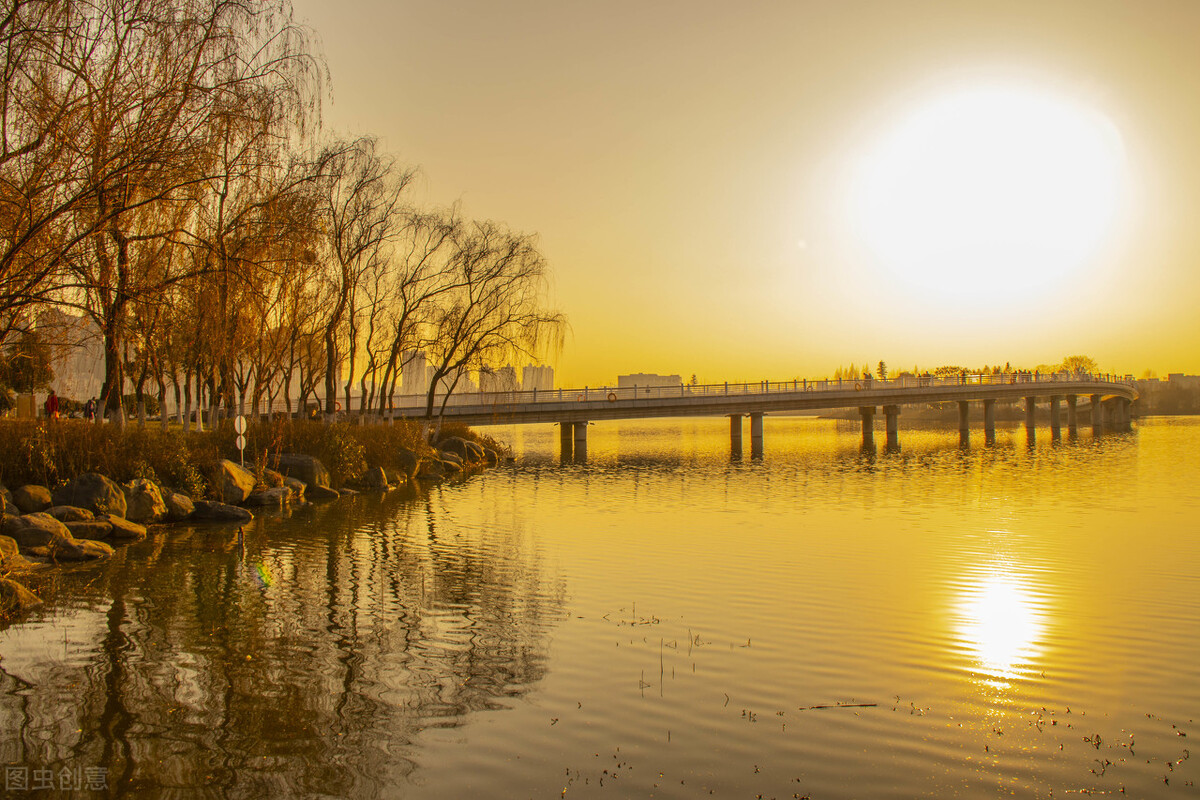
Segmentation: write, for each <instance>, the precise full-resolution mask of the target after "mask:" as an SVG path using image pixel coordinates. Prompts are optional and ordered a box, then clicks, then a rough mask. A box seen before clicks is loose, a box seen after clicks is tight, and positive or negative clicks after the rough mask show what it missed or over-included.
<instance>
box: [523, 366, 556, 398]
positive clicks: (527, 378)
mask: <svg viewBox="0 0 1200 800" xmlns="http://www.w3.org/2000/svg"><path fill="white" fill-rule="evenodd" d="M553 388H554V367H540V366H536V365H533V364H530V365H529V366H527V367H525V369H524V370H522V371H521V389H522V390H523V391H526V392H532V391H539V392H548V391H550V390H551V389H553Z"/></svg>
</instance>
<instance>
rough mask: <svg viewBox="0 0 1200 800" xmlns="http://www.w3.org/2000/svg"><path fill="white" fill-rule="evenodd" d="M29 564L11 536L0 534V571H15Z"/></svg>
mask: <svg viewBox="0 0 1200 800" xmlns="http://www.w3.org/2000/svg"><path fill="white" fill-rule="evenodd" d="M28 566H30V564H29V562H28V561H26V560H25V559H24V558H23V557H22V556H21V548H20V547H18V546H17V541H16V539H13V538H12V537H11V536H0V572H16V571H18V570H22V569H25V568H26V567H28Z"/></svg>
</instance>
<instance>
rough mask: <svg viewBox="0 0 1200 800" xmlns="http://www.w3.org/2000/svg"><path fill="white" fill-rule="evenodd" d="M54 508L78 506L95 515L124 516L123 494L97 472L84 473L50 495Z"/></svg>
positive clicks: (119, 488) (117, 487)
mask: <svg viewBox="0 0 1200 800" xmlns="http://www.w3.org/2000/svg"><path fill="white" fill-rule="evenodd" d="M51 497H52V498H53V500H54V505H56V506H78V507H79V508H86V509H87V510H88V511H91V512H92V513H95V514H109V513H111V514H116V515H117V516H118V517H123V516H125V493H124V492H122V491H121V487H119V486H117V485H116V484H115V483H113V482H112V481H110V480H109V479H108V478H106V477H104V476H103V475H101V474H99V473H97V472H85V473H84V474H82V475H80V476H79V477H78V478H76V479H75V480H73V481H70V482H69V483H67V484H65V485H63V486H60V487H58V488H57V489H55V490H54V492H53V493H52V494H51Z"/></svg>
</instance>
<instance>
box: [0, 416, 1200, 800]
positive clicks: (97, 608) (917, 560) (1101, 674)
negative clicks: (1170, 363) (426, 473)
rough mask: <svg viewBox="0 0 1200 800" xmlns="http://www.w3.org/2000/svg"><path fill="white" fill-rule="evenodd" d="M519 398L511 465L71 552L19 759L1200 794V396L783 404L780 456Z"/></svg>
mask: <svg viewBox="0 0 1200 800" xmlns="http://www.w3.org/2000/svg"><path fill="white" fill-rule="evenodd" d="M487 432H489V433H492V434H494V435H496V436H497V438H500V439H502V440H504V441H508V442H510V443H511V444H512V445H513V448H514V451H515V454H516V460H515V462H514V463H513V464H510V465H506V466H502V467H499V468H497V469H494V470H491V471H489V472H486V473H483V474H481V475H477V476H474V477H472V478H470V479H469V480H466V481H462V482H457V483H452V484H445V485H440V486H434V487H432V488H429V489H428V490H427V491H424V492H420V493H417V492H413V491H397V492H392V493H391V494H389V495H387V496H386V497H378V496H366V495H361V496H358V497H354V498H349V499H343V500H340V501H337V502H335V503H333V504H328V505H320V506H305V507H303V508H300V509H297V510H295V511H294V512H292V513H291V514H289V515H280V516H277V517H274V518H271V517H264V518H261V519H258V520H256V521H255V523H254V524H253V525H251V526H248V527H247V529H246V533H245V538H244V542H243V543H242V544H240V545H239V543H238V541H237V538H236V534H235V533H234V532H233V531H234V529H231V528H228V527H219V526H205V527H200V526H197V527H179V528H162V529H159V530H157V531H154V532H152V533H151V536H150V537H149V538H148V539H147V540H146V541H144V542H141V543H138V544H136V545H133V546H130V547H128V548H124V549H121V550H119V551H118V554H117V556H116V557H115V558H114V559H112V560H111V561H110V562H109V563H107V564H104V565H102V566H99V567H90V568H82V569H77V570H74V571H71V572H69V573H66V574H65V575H63V576H61V577H60V578H59V579H57V580H56V581H54V582H53V583H52V584H50V585H41V586H39V587H38V588H40V589H41V591H42V593H43V595H44V596H45V597H46V599H47V600H48V602H47V604H46V607H45V608H44V609H43V610H41V611H39V612H36V613H35V614H34V615H33V616H31V617H29V618H27V619H26V620H25V621H23V622H22V623H20V624H17V625H13V626H11V627H9V628H8V629H6V630H4V631H0V761H3V762H4V763H5V764H6V765H8V767H7V769H8V772H9V775H6V779H14V777H15V778H19V776H20V772H21V771H22V770H23V771H24V773H25V776H26V778H27V780H28V781H29V785H30V786H31V787H32V785H33V781H34V780H35V779H41V780H42V785H43V786H53V787H54V788H53V791H45V792H43V793H42V794H43V796H64V797H67V796H79V797H82V796H110V797H116V796H128V797H138V798H142V797H214V798H222V797H227V798H257V797H322V798H324V797H346V798H427V797H428V798H433V797H436V798H459V797H461V798H469V797H504V798H523V797H533V798H543V797H680V798H682V797H709V796H715V797H748V798H753V797H760V796H761V797H764V798H770V797H777V798H792V797H811V798H911V797H950V796H955V797H964V798H992V797H996V796H999V795H1011V796H1016V797H1052V796H1053V797H1059V796H1062V795H1066V794H1072V793H1080V794H1118V795H1119V794H1120V792H1121V791H1124V792H1125V793H1126V796H1129V797H1139V798H1157V797H1162V798H1176V797H1184V798H1185V797H1200V789H1197V788H1196V786H1195V781H1196V779H1197V777H1198V773H1200V770H1198V769H1197V767H1200V749H1197V752H1196V753H1195V757H1194V758H1193V757H1192V752H1191V751H1192V749H1196V748H1195V745H1196V737H1197V736H1200V726H1197V725H1196V723H1195V718H1196V717H1197V716H1198V715H1200V536H1198V534H1197V531H1198V530H1200V525H1198V524H1197V517H1198V516H1200V458H1198V455H1197V454H1200V419H1197V418H1165V417H1164V418H1151V419H1147V420H1141V421H1138V422H1137V423H1135V427H1134V430H1133V432H1132V433H1120V434H1108V435H1103V436H1093V435H1092V433H1091V431H1090V429H1086V432H1085V429H1081V432H1080V435H1079V437H1078V438H1077V439H1072V438H1070V437H1066V436H1065V438H1064V439H1063V440H1062V441H1054V440H1052V438H1051V436H1050V432H1049V430H1039V431H1038V433H1037V436H1036V439H1035V440H1034V441H1032V442H1030V441H1028V440H1027V438H1026V435H1025V431H1024V429H1023V428H1022V427H1009V428H1002V429H1000V430H998V431H997V436H996V442H995V444H994V445H991V446H985V445H984V443H983V435H982V431H981V430H980V431H972V436H973V438H972V440H971V445H970V446H969V447H965V448H963V447H960V446H959V441H958V432H957V430H956V429H941V430H939V429H933V428H929V429H914V428H905V427H903V418H902V427H901V431H900V442H901V446H902V450H901V451H900V452H899V453H885V452H882V451H880V452H879V453H876V454H871V453H867V454H864V453H862V452H860V437H859V432H858V424H857V423H846V422H837V421H832V420H817V419H812V418H804V417H778V418H776V417H771V418H768V419H767V421H766V436H765V456H764V458H762V459H761V460H757V459H750V458H748V457H747V458H745V459H743V460H731V459H730V453H729V427H728V421H727V420H726V419H724V418H719V419H695V420H692V419H688V420H655V421H643V422H627V423H616V422H613V423H601V424H597V425H594V426H592V427H591V429H590V432H589V441H588V463H586V464H566V465H564V464H560V463H559V458H558V453H557V446H558V431H557V429H556V428H554V427H552V426H549V425H541V426H527V427H524V428H497V429H490V430H488V431H487ZM877 435H878V434H877ZM1064 435H1065V432H1064ZM747 445H748V443H747ZM747 452H748V446H747ZM89 781H90V785H89ZM72 782H74V783H72ZM81 786H82V788H80V787H81ZM10 793H11V794H13V796H19V794H20V793H19V792H15V791H11V786H10ZM29 794H31V795H32V794H35V792H32V791H30V792H29Z"/></svg>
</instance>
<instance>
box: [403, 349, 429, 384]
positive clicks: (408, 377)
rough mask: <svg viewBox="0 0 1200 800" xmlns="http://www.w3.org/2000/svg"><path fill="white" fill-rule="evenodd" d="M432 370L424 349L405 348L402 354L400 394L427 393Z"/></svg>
mask: <svg viewBox="0 0 1200 800" xmlns="http://www.w3.org/2000/svg"><path fill="white" fill-rule="evenodd" d="M431 371H432V367H430V366H429V364H428V363H427V362H426V360H425V351H424V350H405V351H404V352H403V353H401V354H400V394H402V395H423V394H427V393H428V392H429V380H430V377H431V375H430V372H431Z"/></svg>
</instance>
